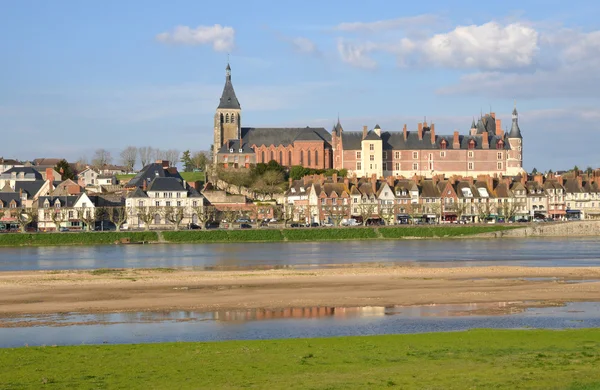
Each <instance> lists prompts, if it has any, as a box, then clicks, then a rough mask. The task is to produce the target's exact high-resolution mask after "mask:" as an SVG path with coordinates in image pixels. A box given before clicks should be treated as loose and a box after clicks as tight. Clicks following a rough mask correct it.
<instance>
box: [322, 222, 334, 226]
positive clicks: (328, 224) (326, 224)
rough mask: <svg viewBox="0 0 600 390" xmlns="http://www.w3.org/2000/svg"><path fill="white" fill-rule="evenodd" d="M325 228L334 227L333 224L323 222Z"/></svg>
mask: <svg viewBox="0 0 600 390" xmlns="http://www.w3.org/2000/svg"><path fill="white" fill-rule="evenodd" d="M323 226H325V227H332V226H333V224H332V223H331V222H323Z"/></svg>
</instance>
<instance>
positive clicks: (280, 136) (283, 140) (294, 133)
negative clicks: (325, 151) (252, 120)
mask: <svg viewBox="0 0 600 390" xmlns="http://www.w3.org/2000/svg"><path fill="white" fill-rule="evenodd" d="M296 140H298V141H323V142H326V143H331V134H329V132H328V131H327V130H325V128H323V127H283V128H275V127H262V128H261V127H242V142H243V143H244V144H247V145H250V146H251V145H256V146H261V145H265V146H268V145H275V146H279V145H282V146H288V145H291V144H292V143H294V141H296Z"/></svg>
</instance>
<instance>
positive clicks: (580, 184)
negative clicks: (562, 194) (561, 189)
mask: <svg viewBox="0 0 600 390" xmlns="http://www.w3.org/2000/svg"><path fill="white" fill-rule="evenodd" d="M561 178H562V176H561ZM560 184H562V183H560ZM577 184H579V187H582V180H581V176H579V175H577Z"/></svg>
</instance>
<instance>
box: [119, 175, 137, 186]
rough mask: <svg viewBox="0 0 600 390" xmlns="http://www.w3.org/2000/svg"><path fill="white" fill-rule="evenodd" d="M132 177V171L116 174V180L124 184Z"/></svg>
mask: <svg viewBox="0 0 600 390" xmlns="http://www.w3.org/2000/svg"><path fill="white" fill-rule="evenodd" d="M134 177H135V174H134V173H128V174H125V175H117V180H118V181H119V183H121V184H125V183H126V182H128V181H129V180H131V179H133V178H134Z"/></svg>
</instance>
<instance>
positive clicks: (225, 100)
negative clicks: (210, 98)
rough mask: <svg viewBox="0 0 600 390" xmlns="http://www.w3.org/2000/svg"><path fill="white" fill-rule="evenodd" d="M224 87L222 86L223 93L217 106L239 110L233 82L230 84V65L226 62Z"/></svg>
mask: <svg viewBox="0 0 600 390" xmlns="http://www.w3.org/2000/svg"><path fill="white" fill-rule="evenodd" d="M225 71H226V76H225V87H224V88H223V94H222V95H221V100H220V102H219V107H217V108H224V109H234V110H241V109H242V107H241V106H240V102H239V101H238V99H237V97H236V96H235V91H234V89H233V84H231V67H230V66H229V64H227V68H226V69H225Z"/></svg>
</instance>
